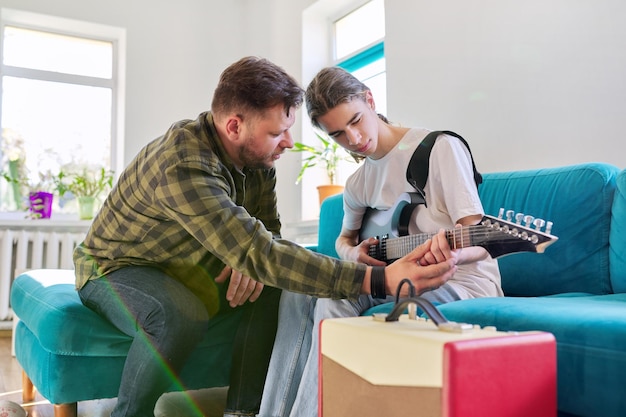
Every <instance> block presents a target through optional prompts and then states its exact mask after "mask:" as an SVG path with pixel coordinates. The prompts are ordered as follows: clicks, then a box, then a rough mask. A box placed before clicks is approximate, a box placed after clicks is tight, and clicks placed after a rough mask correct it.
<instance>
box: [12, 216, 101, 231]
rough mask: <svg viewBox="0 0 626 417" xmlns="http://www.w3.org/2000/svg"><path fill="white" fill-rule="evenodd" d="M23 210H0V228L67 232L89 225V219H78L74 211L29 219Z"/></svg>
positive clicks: (84, 228)
mask: <svg viewBox="0 0 626 417" xmlns="http://www.w3.org/2000/svg"><path fill="white" fill-rule="evenodd" d="M27 215H28V214H27V213H26V212H23V211H13V212H7V211H5V212H0V228H2V229H9V228H19V229H35V230H36V229H48V228H51V229H57V228H63V229H64V230H66V231H68V232H73V231H81V232H82V231H85V230H87V229H88V228H89V226H90V225H91V220H80V219H79V218H78V214H76V213H73V214H71V213H53V214H52V216H51V217H50V218H49V219H29V218H27Z"/></svg>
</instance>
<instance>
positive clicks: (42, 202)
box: [0, 160, 56, 219]
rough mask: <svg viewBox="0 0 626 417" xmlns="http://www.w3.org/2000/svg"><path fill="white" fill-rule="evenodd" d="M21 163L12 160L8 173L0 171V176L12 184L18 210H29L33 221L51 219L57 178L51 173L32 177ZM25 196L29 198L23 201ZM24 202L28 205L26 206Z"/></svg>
mask: <svg viewBox="0 0 626 417" xmlns="http://www.w3.org/2000/svg"><path fill="white" fill-rule="evenodd" d="M19 162H20V161H19V160H12V161H10V164H9V170H8V171H0V175H1V176H2V177H3V178H4V179H5V180H6V181H7V182H8V183H9V184H11V187H12V188H11V189H12V193H13V195H14V199H15V205H16V208H17V209H18V210H20V209H23V208H27V209H28V217H29V218H31V219H49V218H50V216H51V214H52V201H53V198H54V194H53V191H54V189H55V188H56V186H55V178H56V176H55V175H53V174H52V173H51V172H50V171H47V172H45V173H43V172H39V173H37V175H36V176H31V175H29V174H28V173H27V171H26V170H25V169H23V166H22V164H20V163H19ZM33 178H34V179H33ZM24 195H27V196H28V200H25V199H22V196H24ZM23 201H27V203H26V204H24V202H23Z"/></svg>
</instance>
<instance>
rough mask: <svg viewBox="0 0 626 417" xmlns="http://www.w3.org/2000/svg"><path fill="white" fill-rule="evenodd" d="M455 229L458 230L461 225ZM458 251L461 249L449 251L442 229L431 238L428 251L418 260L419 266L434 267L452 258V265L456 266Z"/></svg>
mask: <svg viewBox="0 0 626 417" xmlns="http://www.w3.org/2000/svg"><path fill="white" fill-rule="evenodd" d="M456 227H459V228H460V227H461V225H460V224H457V225H456ZM460 251H461V249H457V250H451V249H450V245H449V244H448V238H447V237H446V232H445V230H444V229H441V230H440V231H439V233H437V234H436V235H434V236H433V237H432V238H431V244H430V250H429V251H428V252H426V253H425V254H424V256H422V257H421V258H420V260H419V264H420V265H422V266H427V265H434V264H437V263H439V262H443V261H445V260H447V259H451V258H454V259H455V262H454V263H455V264H457V263H458V258H459V253H460Z"/></svg>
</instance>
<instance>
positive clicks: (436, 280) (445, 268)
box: [385, 231, 457, 297]
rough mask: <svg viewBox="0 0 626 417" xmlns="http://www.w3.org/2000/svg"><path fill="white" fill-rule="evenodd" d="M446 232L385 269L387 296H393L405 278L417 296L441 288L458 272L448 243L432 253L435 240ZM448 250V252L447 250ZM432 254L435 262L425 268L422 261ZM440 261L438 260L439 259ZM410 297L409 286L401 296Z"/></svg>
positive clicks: (403, 290) (403, 288)
mask: <svg viewBox="0 0 626 417" xmlns="http://www.w3.org/2000/svg"><path fill="white" fill-rule="evenodd" d="M443 233H444V232H443V231H441V232H439V233H438V234H437V236H436V237H435V238H433V239H429V240H427V241H426V242H425V243H424V244H422V245H420V246H418V247H417V248H415V249H414V250H413V251H412V252H411V253H409V254H408V255H406V256H404V257H402V258H400V259H398V260H397V261H395V262H394V263H392V264H391V265H389V266H387V267H386V268H385V276H386V283H387V289H386V290H387V294H389V295H393V294H395V293H396V291H397V288H398V284H400V281H402V280H403V279H404V278H409V279H410V280H411V282H412V283H413V285H414V286H415V291H416V292H417V294H421V293H423V292H425V291H430V290H434V289H437V288H439V287H441V286H442V285H443V284H445V283H446V282H447V281H448V279H450V277H452V275H454V273H455V272H456V269H457V266H456V262H457V258H456V257H455V256H452V254H451V251H450V247H449V246H448V245H447V243H445V244H444V243H442V242H438V243H441V244H442V246H441V247H438V248H436V249H435V252H436V253H435V254H433V253H432V249H433V247H432V244H433V241H435V239H439V238H441V237H442V236H440V235H442V234H443ZM446 248H447V250H446ZM428 253H431V255H432V258H431V260H432V261H433V262H431V263H428V264H427V265H425V266H423V265H420V261H421V260H423V258H424V256H426V254H428ZM438 257H439V258H440V259H437V258H438ZM408 295H409V288H408V287H407V286H403V287H402V292H401V293H400V296H402V297H406V296H408Z"/></svg>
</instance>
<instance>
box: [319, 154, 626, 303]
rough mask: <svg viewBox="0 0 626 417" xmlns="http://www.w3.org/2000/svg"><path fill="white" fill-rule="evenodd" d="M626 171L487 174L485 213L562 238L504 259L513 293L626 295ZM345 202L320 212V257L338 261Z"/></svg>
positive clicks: (333, 200) (583, 167)
mask: <svg viewBox="0 0 626 417" xmlns="http://www.w3.org/2000/svg"><path fill="white" fill-rule="evenodd" d="M619 171H620V170H619V169H618V168H617V167H615V166H613V165H609V164H604V163H585V164H578V165H570V166H565V167H557V168H544V169H537V170H525V171H510V172H499V173H484V174H483V177H484V181H483V183H482V184H481V185H480V187H479V194H480V197H481V200H482V202H483V206H484V209H485V213H487V214H491V215H494V216H497V215H498V212H499V209H500V208H504V209H505V210H514V211H515V212H516V213H524V214H529V215H532V216H534V217H539V218H542V219H544V220H546V221H552V222H553V223H554V225H553V228H552V234H553V235H555V236H557V237H558V238H559V239H558V240H557V241H556V242H555V243H553V244H552V245H550V246H548V247H547V248H546V250H545V252H544V253H541V254H537V253H516V254H512V255H507V256H504V257H501V258H499V259H498V263H499V265H500V271H501V273H502V287H503V289H504V292H505V294H506V295H513V296H540V295H550V294H559V293H565V292H585V293H591V294H607V293H611V292H613V291H616V292H626V255H625V254H626V174H625V173H624V172H622V173H621V174H620V176H619V181H617V182H618V187H619V190H620V193H619V194H618V195H619V197H618V198H616V200H615V202H613V197H614V194H615V190H616V178H617V176H618V173H619ZM342 198H343V196H342V195H341V194H339V195H335V196H333V197H329V198H327V199H326V200H325V201H324V203H323V204H322V207H321V211H320V221H319V236H318V247H317V251H318V252H320V253H323V254H326V255H330V256H334V257H336V256H337V252H336V251H335V239H336V238H337V236H338V235H339V232H340V230H341V220H342V218H343V203H342ZM612 206H613V210H615V212H614V214H613V218H611V213H612V212H611V208H612ZM611 225H612V226H611ZM611 227H612V228H611ZM609 232H610V233H611V239H612V241H614V242H619V244H612V246H611V250H610V260H611V263H610V266H609ZM609 268H610V273H609ZM610 274H612V278H611V275H610ZM611 284H613V286H612V285H611Z"/></svg>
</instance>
